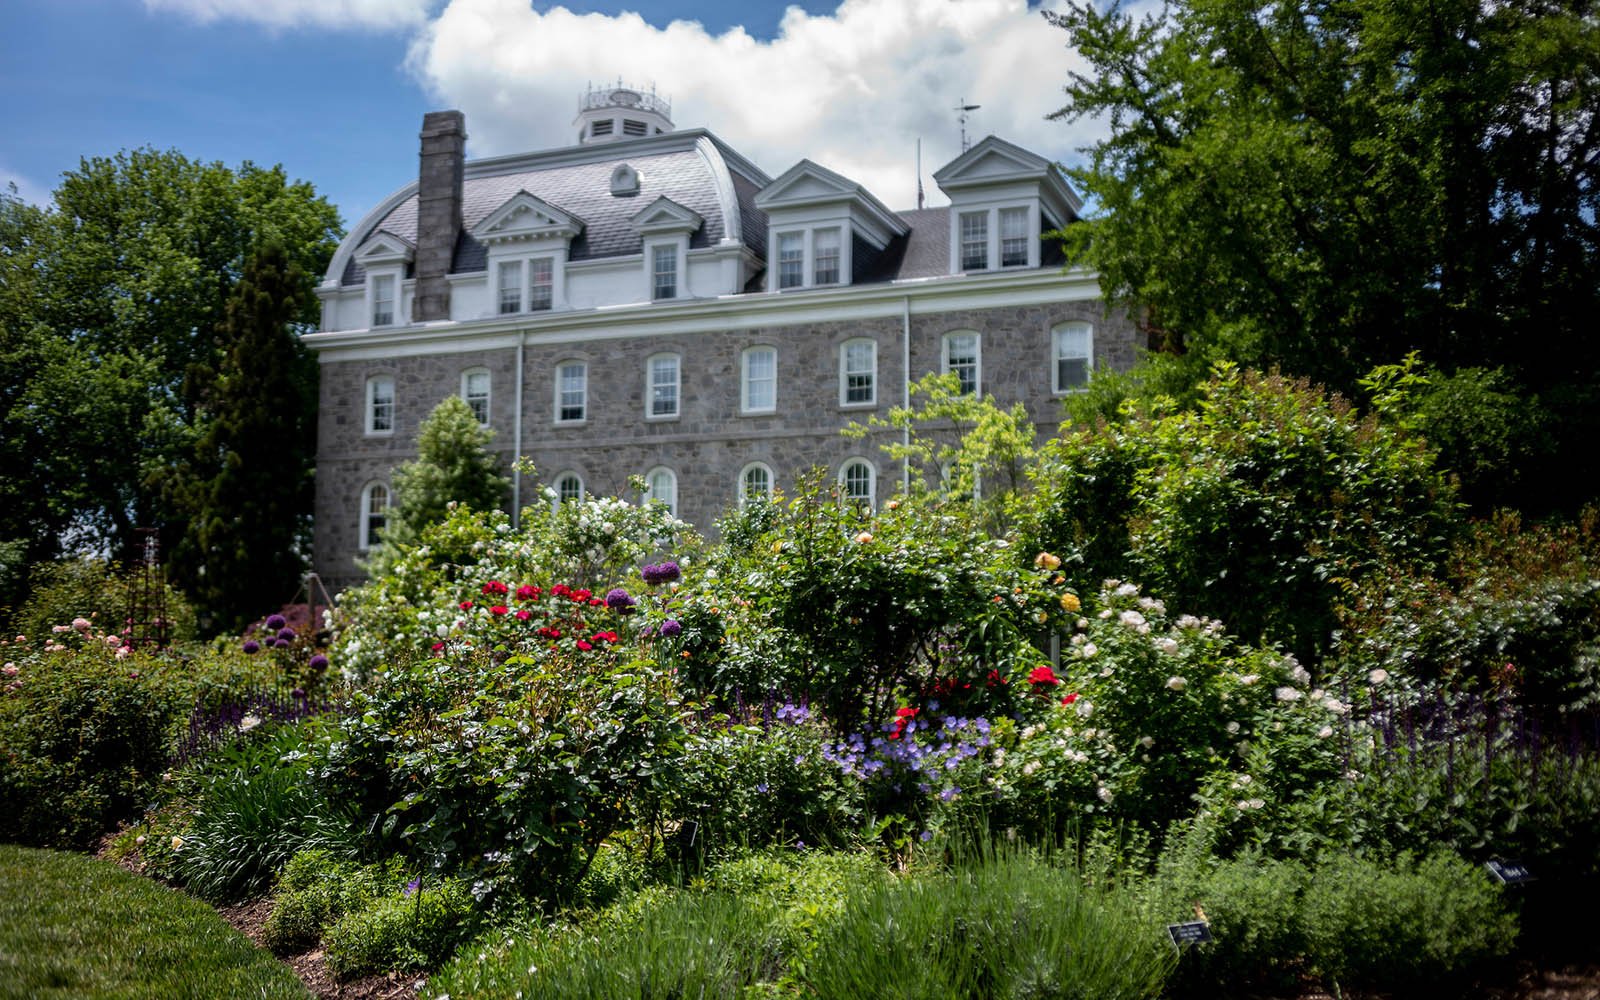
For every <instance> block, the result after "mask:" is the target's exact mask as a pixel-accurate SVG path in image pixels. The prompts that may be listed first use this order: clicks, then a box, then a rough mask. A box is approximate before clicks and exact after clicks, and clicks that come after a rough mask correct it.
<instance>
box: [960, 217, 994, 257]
mask: <svg viewBox="0 0 1600 1000" xmlns="http://www.w3.org/2000/svg"><path fill="white" fill-rule="evenodd" d="M988 266H989V213H988V212H962V213H961V270H963V271H982V270H985V269H987V268H988Z"/></svg>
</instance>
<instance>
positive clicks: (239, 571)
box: [191, 244, 317, 628]
mask: <svg viewBox="0 0 1600 1000" xmlns="http://www.w3.org/2000/svg"><path fill="white" fill-rule="evenodd" d="M305 290H306V281H305V276H304V275H303V274H301V273H300V272H299V270H298V269H297V268H296V267H295V265H294V263H293V262H292V261H291V260H290V259H289V256H288V254H287V252H286V251H285V250H284V248H283V247H282V246H280V245H278V244H272V245H269V246H267V247H265V248H263V249H262V250H261V251H260V252H259V253H257V254H255V255H254V256H252V257H251V259H250V261H249V263H248V264H246V265H245V270H244V274H243V276H242V277H241V279H240V281H239V284H238V285H237V286H235V288H234V290H233V294H232V296H231V297H230V299H229V302H228V311H227V316H226V317H225V318H224V320H223V323H222V326H221V329H220V332H221V335H222V338H223V340H224V341H225V342H226V343H228V345H229V347H228V353H227V355H226V357H225V358H224V360H223V364H222V370H221V372H220V374H219V376H218V378H217V381H216V383H215V385H214V386H213V388H212V391H211V394H210V397H211V402H210V410H211V421H210V423H209V425H208V426H207V428H206V431H205V433H204V435H203V436H202V437H201V439H200V442H199V445H198V448H197V455H196V459H195V464H196V466H198V467H201V468H206V469H207V474H206V475H205V476H204V477H203V478H202V479H201V481H200V483H199V485H198V489H196V490H195V493H194V496H193V501H194V502H193V503H192V510H191V513H192V517H193V519H194V520H193V525H194V530H193V532H192V535H191V537H192V540H193V544H194V545H195V546H196V547H197V549H198V552H197V553H196V554H195V558H196V559H197V560H198V562H199V563H200V565H201V566H202V567H203V570H204V572H203V573H202V574H200V576H199V578H198V579H197V581H196V589H195V592H194V596H195V597H196V598H197V599H199V601H200V602H201V604H202V606H203V607H205V608H206V609H207V610H208V611H209V612H210V613H211V615H212V616H213V622H214V624H216V625H218V626H222V627H225V628H237V627H240V626H242V625H243V624H244V623H245V622H247V621H249V620H250V619H252V618H255V617H259V616H260V615H261V614H263V613H265V612H266V611H270V610H273V609H276V608H277V607H278V606H279V605H280V604H282V603H283V602H284V601H285V600H286V599H288V598H289V597H290V596H291V595H292V594H293V593H294V591H295V587H296V584H297V583H298V580H299V576H300V573H301V572H302V570H303V569H304V554H305V553H306V551H307V547H308V542H309V541H310V539H309V532H308V530H307V529H308V528H309V526H310V521H309V518H308V516H307V514H308V512H309V511H310V509H311V502H312V476H311V472H312V465H313V462H314V460H315V444H314V438H315V423H314V418H315V406H316V384H317V372H316V365H315V362H313V361H312V360H311V359H310V357H309V356H308V355H307V353H306V351H305V348H303V347H302V346H301V345H300V341H299V339H298V338H296V337H295V335H294V322H295V320H296V318H297V317H299V316H300V315H302V314H303V310H304V306H305V302H304V300H305V298H306V291H305ZM209 467H214V468H215V471H214V472H212V471H210V468H209Z"/></svg>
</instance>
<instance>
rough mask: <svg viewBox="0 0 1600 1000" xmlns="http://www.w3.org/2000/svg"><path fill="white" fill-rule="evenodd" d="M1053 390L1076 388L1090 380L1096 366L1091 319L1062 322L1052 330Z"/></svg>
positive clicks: (1071, 390) (1070, 390) (1059, 392)
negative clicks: (1089, 320) (1088, 321)
mask: <svg viewBox="0 0 1600 1000" xmlns="http://www.w3.org/2000/svg"><path fill="white" fill-rule="evenodd" d="M1050 368H1051V371H1052V373H1053V374H1052V381H1053V384H1052V386H1051V391H1053V392H1055V393H1057V394H1058V395H1059V394H1061V393H1067V392H1076V391H1077V390H1079V389H1082V388H1083V387H1084V386H1086V385H1088V384H1089V372H1090V371H1092V370H1093V369H1094V327H1092V326H1090V325H1089V324H1088V323H1078V322H1074V323H1062V324H1061V325H1060V326H1058V327H1056V328H1055V329H1053V330H1051V331H1050Z"/></svg>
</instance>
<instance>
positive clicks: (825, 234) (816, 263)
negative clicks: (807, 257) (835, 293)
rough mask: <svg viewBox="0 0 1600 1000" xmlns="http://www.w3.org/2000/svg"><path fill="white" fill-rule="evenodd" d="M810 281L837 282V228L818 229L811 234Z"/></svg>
mask: <svg viewBox="0 0 1600 1000" xmlns="http://www.w3.org/2000/svg"><path fill="white" fill-rule="evenodd" d="M811 240H812V243H811V275H812V277H811V283H812V284H814V285H837V284H838V283H839V230H838V229H837V228H834V229H818V230H817V231H815V232H814V233H812V234H811Z"/></svg>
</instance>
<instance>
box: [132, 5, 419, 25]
mask: <svg viewBox="0 0 1600 1000" xmlns="http://www.w3.org/2000/svg"><path fill="white" fill-rule="evenodd" d="M144 5H145V7H146V8H148V9H150V10H158V11H171V12H174V13H177V14H182V15H185V16H187V17H191V18H193V19H194V20H196V21H199V22H200V23H202V24H210V23H211V22H213V21H219V20H233V21H253V22H255V23H257V24H263V25H266V26H267V27H270V28H301V27H313V28H366V29H377V30H392V29H396V28H413V27H416V26H417V25H420V24H422V23H423V22H424V21H426V20H427V18H428V11H429V10H430V9H431V8H432V7H433V6H434V5H435V0H144Z"/></svg>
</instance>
